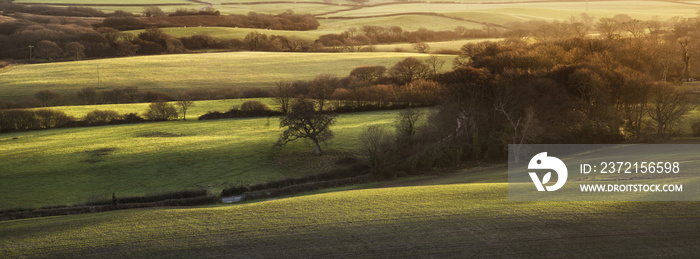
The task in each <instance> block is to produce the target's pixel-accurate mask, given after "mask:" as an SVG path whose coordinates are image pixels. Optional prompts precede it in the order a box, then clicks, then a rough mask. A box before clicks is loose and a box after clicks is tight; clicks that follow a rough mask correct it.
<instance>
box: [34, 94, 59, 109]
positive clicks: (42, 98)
mask: <svg viewBox="0 0 700 259" xmlns="http://www.w3.org/2000/svg"><path fill="white" fill-rule="evenodd" d="M34 98H36V100H37V101H38V102H39V105H40V106H41V107H49V106H56V105H61V104H63V94H61V93H59V92H56V91H53V90H41V91H39V92H37V93H36V94H34Z"/></svg>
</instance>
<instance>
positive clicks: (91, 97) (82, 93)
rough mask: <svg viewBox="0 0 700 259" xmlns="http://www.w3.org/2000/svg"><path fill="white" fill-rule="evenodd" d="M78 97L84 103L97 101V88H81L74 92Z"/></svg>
mask: <svg viewBox="0 0 700 259" xmlns="http://www.w3.org/2000/svg"><path fill="white" fill-rule="evenodd" d="M76 95H77V96H78V99H80V101H81V102H82V103H83V104H85V105H93V104H96V103H97V90H96V89H95V88H94V87H85V88H81V89H80V90H78V91H77V92H76Z"/></svg>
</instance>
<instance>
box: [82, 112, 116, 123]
mask: <svg viewBox="0 0 700 259" xmlns="http://www.w3.org/2000/svg"><path fill="white" fill-rule="evenodd" d="M120 119H122V116H120V115H119V113H117V112H116V111H111V110H94V111H91V112H89V113H88V114H87V115H85V122H86V123H88V124H90V125H97V124H106V123H108V122H111V121H114V120H120Z"/></svg>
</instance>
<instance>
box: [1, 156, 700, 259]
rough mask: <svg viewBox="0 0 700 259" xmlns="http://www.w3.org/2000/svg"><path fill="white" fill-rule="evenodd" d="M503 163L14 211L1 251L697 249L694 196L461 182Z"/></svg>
mask: <svg viewBox="0 0 700 259" xmlns="http://www.w3.org/2000/svg"><path fill="white" fill-rule="evenodd" d="M502 170H504V168H503V167H496V168H486V169H483V168H482V169H477V170H467V171H465V172H461V173H457V176H455V177H452V176H448V177H446V178H442V179H423V180H417V181H413V182H403V183H397V184H398V185H400V186H401V187H391V188H371V189H362V190H349V191H337V192H332V193H324V194H317V195H309V196H300V197H293V198H286V199H280V200H272V201H262V202H257V203H248V204H240V205H216V206H207V207H199V208H155V209H139V210H126V211H116V212H107V213H96V214H85V215H76V216H59V217H50V218H36V219H26V220H15V221H5V222H0V229H2V230H3V231H2V232H0V251H2V252H0V255H2V256H3V257H44V256H54V257H55V256H58V257H62V256H67V257H73V256H92V257H101V258H117V257H124V256H158V257H183V256H184V257H189V256H197V257H202V256H209V257H221V256H235V257H266V258H267V257H276V258H279V257H306V256H312V257H455V256H456V257H513V256H518V257H523V256H525V257H534V256H537V257H542V256H544V257H571V256H586V257H650V256H651V257H654V256H683V255H691V254H698V253H700V247H698V246H697V239H698V238H700V234H698V233H700V225H698V224H697V222H698V220H700V217H699V216H698V215H700V207H698V206H697V203H691V202H664V203H659V202H566V203H562V202H509V201H507V185H506V184H505V183H501V182H500V181H498V180H497V179H496V181H492V182H489V181H488V180H487V182H486V183H473V182H472V183H466V184H465V183H457V182H461V181H462V180H464V181H468V182H469V181H471V179H474V178H477V177H476V175H481V176H482V177H484V175H485V174H489V175H491V174H493V173H494V172H495V171H502ZM465 175H469V177H466V178H465ZM460 179H461V180H460ZM435 180H438V181H443V183H442V185H431V182H432V183H435V182H434V181H435ZM444 181H446V182H444ZM445 183H449V184H445Z"/></svg>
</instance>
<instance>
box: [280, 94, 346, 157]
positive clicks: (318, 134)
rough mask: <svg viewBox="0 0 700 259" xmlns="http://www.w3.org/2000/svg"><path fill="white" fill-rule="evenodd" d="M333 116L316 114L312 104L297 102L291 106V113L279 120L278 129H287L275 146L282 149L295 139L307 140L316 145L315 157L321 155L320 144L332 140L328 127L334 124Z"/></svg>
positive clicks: (334, 116) (331, 133)
mask: <svg viewBox="0 0 700 259" xmlns="http://www.w3.org/2000/svg"><path fill="white" fill-rule="evenodd" d="M335 119H336V115H335V114H324V113H320V112H316V110H315V109H314V104H313V103H312V102H309V101H299V102H297V103H296V104H294V106H292V112H291V113H289V114H287V116H285V117H282V118H281V119H280V127H286V128H287V129H286V130H285V131H284V132H283V133H282V135H281V136H280V139H279V140H278V141H277V144H276V146H279V147H282V146H284V145H286V144H287V143H289V142H291V141H295V140H297V139H309V140H311V141H313V142H314V145H316V151H315V153H316V155H317V156H320V155H321V154H322V150H321V142H324V141H326V140H329V139H331V138H333V132H332V131H331V129H330V126H331V125H333V123H335Z"/></svg>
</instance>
